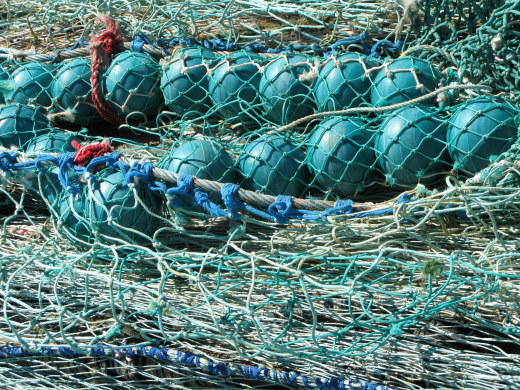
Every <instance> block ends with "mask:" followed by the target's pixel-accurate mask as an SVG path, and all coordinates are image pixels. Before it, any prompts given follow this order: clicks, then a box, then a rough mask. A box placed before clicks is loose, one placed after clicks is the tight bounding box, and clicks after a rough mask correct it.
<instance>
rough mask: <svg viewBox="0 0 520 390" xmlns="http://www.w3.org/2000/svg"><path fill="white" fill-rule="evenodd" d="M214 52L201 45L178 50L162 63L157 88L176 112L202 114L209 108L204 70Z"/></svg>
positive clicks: (215, 56)
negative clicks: (159, 88)
mask: <svg viewBox="0 0 520 390" xmlns="http://www.w3.org/2000/svg"><path fill="white" fill-rule="evenodd" d="M217 58H218V57H217V55H216V54H215V53H213V52H212V51H211V50H208V49H205V48H203V47H200V46H199V47H189V48H185V49H181V50H179V51H178V52H176V53H175V54H174V55H173V56H171V57H170V58H169V59H168V60H167V61H165V63H164V65H163V73H162V76H161V85H160V87H161V91H162V93H163V95H164V101H165V103H166V105H167V106H168V107H169V108H170V109H172V110H173V111H175V112H176V113H177V114H179V115H184V114H186V113H188V115H189V116H202V115H204V114H205V113H206V111H207V110H208V109H209V108H210V105H211V103H210V99H209V95H208V70H209V68H210V66H211V64H212V63H213V62H214V61H215V60H216V59H217Z"/></svg>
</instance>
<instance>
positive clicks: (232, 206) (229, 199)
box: [220, 183, 276, 222]
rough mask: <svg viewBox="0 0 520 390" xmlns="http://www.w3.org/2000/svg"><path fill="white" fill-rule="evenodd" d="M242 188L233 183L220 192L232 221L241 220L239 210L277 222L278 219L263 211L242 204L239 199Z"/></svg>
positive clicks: (225, 185) (227, 184) (226, 185)
mask: <svg viewBox="0 0 520 390" xmlns="http://www.w3.org/2000/svg"><path fill="white" fill-rule="evenodd" d="M239 189H240V187H239V186H238V185H236V184H233V183H226V184H224V186H223V187H222V190H221V192H220V194H221V196H222V200H223V201H224V204H225V205H226V207H227V209H228V210H229V212H230V216H231V218H232V219H240V218H241V215H240V213H239V212H238V210H244V211H247V212H248V213H251V214H254V215H256V216H258V217H260V218H263V219H267V220H268V221H272V222H276V218H274V217H273V216H272V215H270V214H268V213H265V212H263V211H260V210H258V209H255V208H254V207H252V206H249V205H247V204H245V203H243V202H240V201H239V200H238V198H237V195H238V190H239Z"/></svg>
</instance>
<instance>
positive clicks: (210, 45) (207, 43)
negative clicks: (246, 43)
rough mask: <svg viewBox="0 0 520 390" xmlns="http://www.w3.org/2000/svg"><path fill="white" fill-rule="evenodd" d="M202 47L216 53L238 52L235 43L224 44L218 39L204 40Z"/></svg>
mask: <svg viewBox="0 0 520 390" xmlns="http://www.w3.org/2000/svg"><path fill="white" fill-rule="evenodd" d="M202 46H204V47H205V48H206V49H210V50H217V51H232V50H238V49H240V47H239V46H238V45H237V44H235V43H229V42H224V41H222V40H220V39H205V40H204V42H202Z"/></svg>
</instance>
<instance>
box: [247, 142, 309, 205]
mask: <svg viewBox="0 0 520 390" xmlns="http://www.w3.org/2000/svg"><path fill="white" fill-rule="evenodd" d="M304 160H305V154H304V152H303V150H302V149H301V148H300V147H299V146H298V145H295V144H294V143H292V142H291V141H290V140H288V139H286V138H283V137H281V136H278V135H265V136H263V137H260V138H257V139H256V140H254V141H253V142H251V143H250V144H248V145H247V146H246V147H245V149H244V152H243V153H242V154H241V155H240V157H239V159H238V167H239V169H240V172H241V173H242V175H243V177H244V180H243V182H242V187H243V188H245V189H247V190H252V191H260V192H262V193H266V194H270V195H292V196H301V195H302V194H303V193H304V192H305V190H306V188H307V182H308V172H307V168H306V167H305V164H304Z"/></svg>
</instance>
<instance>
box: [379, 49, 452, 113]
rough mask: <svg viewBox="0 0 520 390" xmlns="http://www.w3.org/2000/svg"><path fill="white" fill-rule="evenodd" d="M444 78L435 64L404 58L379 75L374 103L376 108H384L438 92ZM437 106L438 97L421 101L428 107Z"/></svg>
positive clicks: (391, 63) (384, 68)
mask: <svg viewBox="0 0 520 390" xmlns="http://www.w3.org/2000/svg"><path fill="white" fill-rule="evenodd" d="M441 78H442V75H441V73H440V72H439V70H438V69H437V68H435V66H434V65H433V64H432V63H430V62H428V61H425V60H421V59H418V58H414V57H400V58H397V59H395V60H392V61H390V62H389V63H386V64H384V66H383V67H382V68H381V70H379V72H377V74H376V76H375V78H374V83H373V85H372V88H371V93H370V100H371V103H372V105H373V106H375V107H382V106H388V105H391V104H397V103H401V102H405V101H408V100H411V99H415V98H417V97H419V96H422V95H426V94H427V93H429V92H432V91H434V90H435V89H436V88H437V86H438V85H439V82H440V80H441ZM434 103H435V99H434V98H431V99H429V100H424V101H422V102H421V104H425V105H432V104H434Z"/></svg>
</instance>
